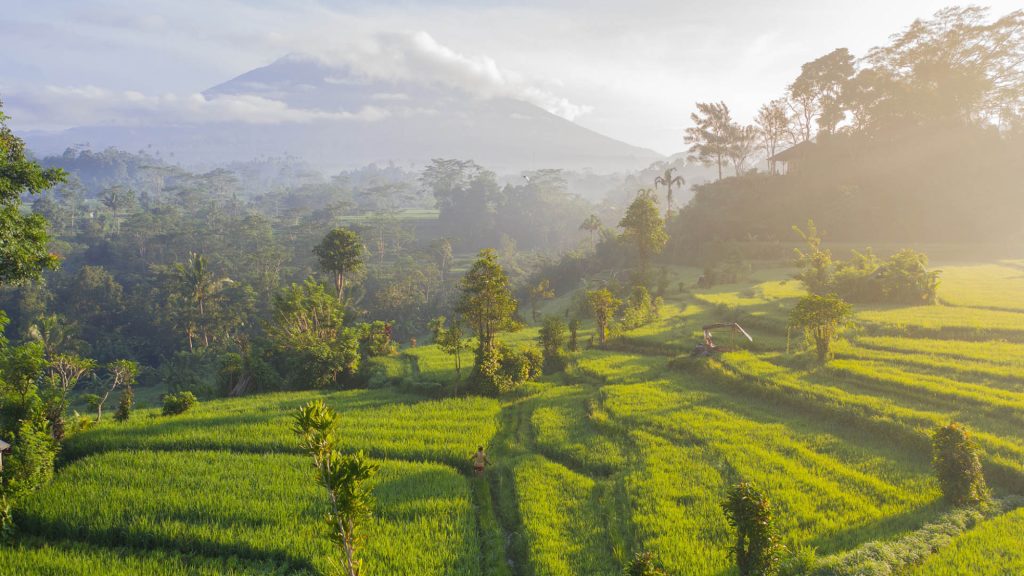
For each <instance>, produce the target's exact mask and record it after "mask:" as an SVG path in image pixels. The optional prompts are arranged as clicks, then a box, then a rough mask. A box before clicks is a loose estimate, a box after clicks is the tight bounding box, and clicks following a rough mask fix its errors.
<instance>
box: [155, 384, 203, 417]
mask: <svg viewBox="0 0 1024 576" xmlns="http://www.w3.org/2000/svg"><path fill="white" fill-rule="evenodd" d="M163 401H164V409H163V414H164V416H175V415H177V414H183V413H185V412H187V411H189V410H191V409H192V407H193V406H195V405H196V404H198V403H199V400H197V399H196V395H195V394H193V393H191V392H189V391H188V390H186V391H184V392H179V393H177V394H165V395H164V398H163Z"/></svg>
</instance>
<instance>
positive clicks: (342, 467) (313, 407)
mask: <svg viewBox="0 0 1024 576" xmlns="http://www.w3.org/2000/svg"><path fill="white" fill-rule="evenodd" d="M337 420H338V415H337V413H336V412H335V411H334V410H332V409H331V408H329V407H328V406H327V405H326V404H324V402H323V400H313V401H311V402H309V403H308V404H306V405H305V406H303V407H302V408H299V411H298V413H297V414H296V415H295V418H294V426H293V429H294V431H295V434H296V435H298V436H299V443H300V446H301V447H302V449H303V450H305V451H306V452H307V453H308V454H309V455H310V456H311V457H312V459H313V466H314V468H316V472H317V480H318V481H319V483H320V485H321V486H323V487H324V489H326V490H327V496H328V500H329V502H330V505H331V509H330V512H329V513H328V517H327V521H328V524H329V525H330V527H331V537H332V539H333V540H334V541H335V542H337V543H338V544H339V545H340V546H341V548H342V550H343V552H344V565H345V572H346V574H347V575H348V576H359V573H360V571H361V569H362V560H360V559H359V557H358V547H359V545H360V540H361V537H362V536H361V534H359V532H358V531H359V529H360V528H361V527H362V524H363V522H365V521H366V520H367V519H368V518H370V517H371V516H372V515H373V496H372V494H371V493H370V490H369V488H368V487H367V486H366V482H367V480H369V479H371V478H372V477H373V476H374V475H375V474H376V473H377V470H378V468H379V466H378V465H377V464H376V463H374V462H371V461H370V460H369V459H368V458H367V457H366V455H365V454H364V453H363V452H362V450H360V451H358V452H355V453H352V454H342V453H341V452H339V451H338V449H337V444H338V440H337V435H336V432H335V428H336V426H337Z"/></svg>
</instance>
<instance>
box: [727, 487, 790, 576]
mask: <svg viewBox="0 0 1024 576" xmlns="http://www.w3.org/2000/svg"><path fill="white" fill-rule="evenodd" d="M722 510H723V511H724V512H725V518H726V520H727V521H728V522H729V525H730V526H732V527H733V528H734V529H735V530H736V545H735V546H734V548H733V552H734V554H735V555H736V566H737V568H739V573H740V576H771V575H772V574H775V573H776V572H777V571H778V566H779V560H780V555H781V553H782V550H783V548H782V546H781V545H780V544H779V542H778V537H777V536H776V534H775V521H774V518H773V515H772V505H771V502H770V501H769V500H768V497H767V496H765V495H764V493H762V492H761V491H759V490H758V489H757V488H755V487H754V486H753V485H752V484H750V483H749V482H740V483H739V484H736V485H734V486H733V487H732V488H730V489H729V493H728V495H727V496H726V500H725V502H724V503H723V504H722Z"/></svg>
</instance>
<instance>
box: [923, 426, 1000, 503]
mask: <svg viewBox="0 0 1024 576" xmlns="http://www.w3.org/2000/svg"><path fill="white" fill-rule="evenodd" d="M978 452H979V451H978V445H977V444H975V443H974V441H973V440H972V439H971V436H970V434H969V433H968V432H967V430H966V429H965V428H964V427H963V426H961V425H960V424H957V423H955V422H954V423H952V424H949V425H947V426H943V427H941V428H937V429H936V430H935V432H934V433H933V434H932V466H933V467H934V468H935V474H936V476H938V477H939V486H940V487H941V488H942V494H943V495H944V496H945V497H946V500H948V501H949V502H950V503H952V504H954V505H956V506H961V505H965V504H978V503H979V502H984V501H985V500H986V499H988V487H987V486H986V485H985V476H984V474H983V473H982V470H981V460H980V459H979V457H978Z"/></svg>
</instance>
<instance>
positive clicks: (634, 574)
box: [622, 552, 668, 576]
mask: <svg viewBox="0 0 1024 576" xmlns="http://www.w3.org/2000/svg"><path fill="white" fill-rule="evenodd" d="M622 575H623V576H668V572H665V571H664V570H662V569H661V567H659V566H658V565H657V564H656V563H655V561H654V555H653V554H651V553H650V552H637V553H636V555H634V556H633V559H632V560H630V561H629V564H626V568H625V569H624V570H623V571H622Z"/></svg>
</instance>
